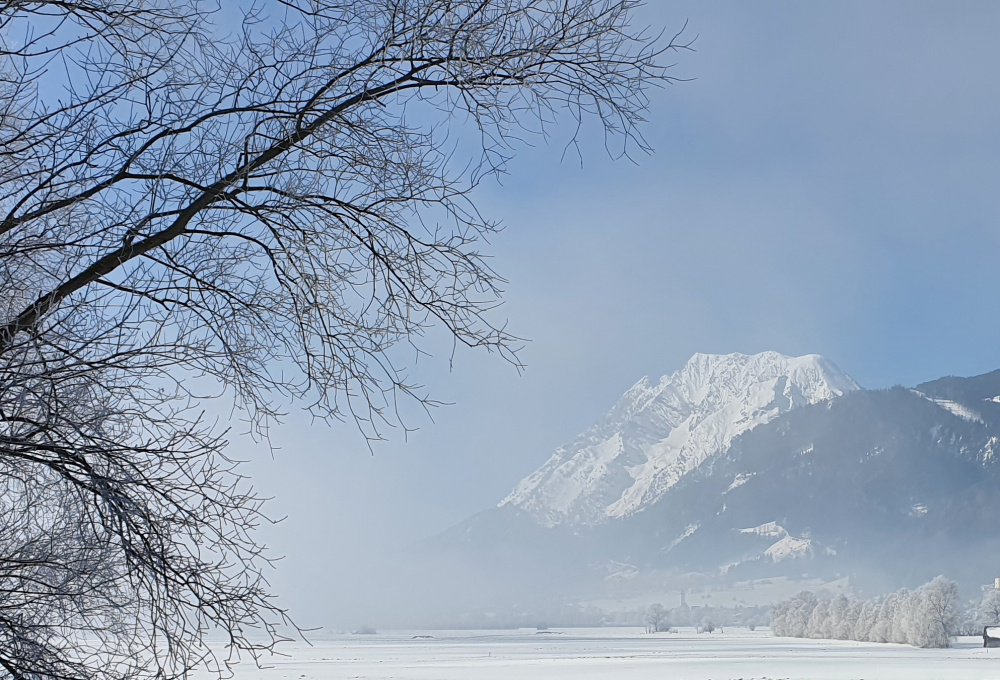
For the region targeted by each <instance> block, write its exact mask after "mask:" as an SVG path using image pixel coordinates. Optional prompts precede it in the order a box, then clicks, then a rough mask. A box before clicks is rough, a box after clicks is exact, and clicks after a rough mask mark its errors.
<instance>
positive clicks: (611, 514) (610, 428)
mask: <svg viewBox="0 0 1000 680" xmlns="http://www.w3.org/2000/svg"><path fill="white" fill-rule="evenodd" d="M857 389H858V385H857V384H856V383H855V382H854V381H853V380H851V378H849V377H848V376H847V375H845V374H843V373H841V372H840V371H839V370H838V369H837V368H836V367H835V366H833V365H832V364H830V363H829V362H827V361H826V360H824V359H823V358H822V357H820V356H817V355H808V356H802V357H786V356H783V355H781V354H778V353H777V352H764V353H761V354H755V355H745V354H727V355H711V354H696V355H694V356H693V357H692V358H691V360H690V361H688V362H687V364H685V366H684V367H683V368H682V369H681V370H679V371H677V372H676V373H673V374H671V375H665V376H663V377H662V378H660V380H659V381H658V382H656V383H653V382H651V381H650V380H649V378H643V379H642V380H640V381H639V382H638V383H636V384H635V385H634V386H633V387H632V388H631V389H629V390H628V391H627V392H626V393H625V394H624V395H623V396H622V398H621V399H620V400H619V401H618V403H617V404H615V406H614V408H612V409H611V411H610V412H609V413H608V414H607V415H606V416H604V418H602V419H601V421H600V422H598V423H596V424H595V425H594V426H593V427H591V428H590V429H588V430H587V431H586V432H584V433H583V434H581V435H580V436H579V437H577V439H576V440H575V441H574V442H573V443H571V444H570V445H568V446H565V447H562V448H560V449H559V450H557V451H556V452H555V453H554V454H553V455H552V457H551V458H550V459H549V460H548V461H547V462H546V463H545V464H544V465H543V466H542V467H541V468H539V469H538V470H537V471H535V472H534V473H532V474H531V475H529V476H528V477H526V478H525V479H524V480H522V481H521V483H520V484H518V485H517V488H516V489H514V491H513V492H512V493H511V494H510V495H509V496H507V498H505V499H504V500H503V501H501V503H500V506H501V507H504V506H510V507H512V508H517V509H519V510H521V511H523V512H526V513H527V514H529V515H530V516H532V517H533V518H535V520H536V521H538V523H539V524H542V525H543V526H549V527H552V526H557V525H593V524H599V523H602V522H606V521H608V520H612V519H618V518H622V517H627V516H629V515H632V514H634V513H636V512H639V511H641V510H643V509H644V508H646V507H648V506H650V505H652V504H654V503H656V502H657V501H658V500H659V499H660V498H661V497H662V496H663V494H664V493H666V492H667V490H669V489H670V488H671V487H673V486H674V485H675V484H677V482H678V481H680V480H681V479H682V478H683V477H684V476H685V475H686V474H688V473H690V472H691V471H692V470H694V469H696V468H697V467H698V466H699V465H701V464H702V463H703V462H704V461H705V460H706V459H708V458H709V457H711V456H713V455H715V454H717V453H720V452H721V451H724V450H725V449H726V448H728V446H729V444H730V442H732V440H733V438H735V437H737V436H739V435H740V434H742V433H744V432H746V431H748V430H751V429H753V428H754V427H756V426H758V425H761V424H764V423H767V422H770V421H771V420H773V419H774V418H776V417H778V416H779V415H781V414H782V413H786V412H788V411H790V410H792V409H794V408H797V407H800V406H805V405H808V404H815V403H818V402H823V401H827V400H829V399H832V398H833V397H837V396H840V395H842V394H845V393H847V392H852V391H855V390H857Z"/></svg>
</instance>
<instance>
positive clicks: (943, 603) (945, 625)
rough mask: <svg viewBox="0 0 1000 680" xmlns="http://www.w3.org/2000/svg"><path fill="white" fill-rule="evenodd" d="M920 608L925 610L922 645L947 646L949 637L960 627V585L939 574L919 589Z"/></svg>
mask: <svg viewBox="0 0 1000 680" xmlns="http://www.w3.org/2000/svg"><path fill="white" fill-rule="evenodd" d="M919 596H920V605H919V606H920V608H921V610H923V611H924V612H925V618H924V620H923V630H924V636H923V639H924V640H925V641H926V643H927V644H922V645H919V646H921V647H947V646H948V640H949V638H950V637H951V636H952V635H954V631H955V629H956V628H957V627H958V618H959V598H958V585H957V584H956V583H955V582H954V581H949V580H948V579H946V578H945V577H944V576H938V577H937V578H935V579H934V580H933V581H931V582H930V583H928V584H926V585H923V586H921V588H920V590H919Z"/></svg>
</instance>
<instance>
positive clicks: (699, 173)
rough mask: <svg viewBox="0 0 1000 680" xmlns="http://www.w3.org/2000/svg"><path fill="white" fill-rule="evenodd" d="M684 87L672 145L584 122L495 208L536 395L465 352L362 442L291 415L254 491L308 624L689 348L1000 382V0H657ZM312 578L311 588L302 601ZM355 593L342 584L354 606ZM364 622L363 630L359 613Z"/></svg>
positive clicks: (285, 582)
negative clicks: (426, 398) (618, 147)
mask: <svg viewBox="0 0 1000 680" xmlns="http://www.w3.org/2000/svg"><path fill="white" fill-rule="evenodd" d="M638 19H639V21H640V22H641V23H649V24H651V25H654V26H658V27H663V28H665V29H666V30H667V31H668V32H672V31H674V30H676V29H678V28H679V27H680V26H681V25H683V23H684V21H685V20H687V21H688V22H689V24H688V29H687V34H688V35H690V36H691V37H694V36H697V40H696V42H695V43H694V47H695V48H696V51H695V52H692V53H686V54H680V55H677V58H676V61H677V66H676V67H675V71H674V72H675V75H677V76H678V77H683V78H692V79H693V80H691V81H690V82H685V83H678V84H675V85H672V86H670V87H667V88H664V89H663V90H661V91H658V92H656V93H654V95H653V100H652V103H651V108H650V111H649V114H648V115H649V124H648V125H647V127H646V129H645V131H644V132H645V134H646V136H647V138H648V140H649V141H650V142H651V144H652V145H653V146H654V147H655V149H656V152H655V154H654V155H652V156H648V157H638V158H637V160H638V164H637V165H636V164H632V163H629V162H628V161H612V160H611V159H609V158H608V156H607V154H606V153H605V152H604V150H603V146H602V144H601V141H600V139H598V138H596V137H594V136H589V133H588V136H587V137H585V139H584V143H583V147H582V151H583V165H582V167H581V164H580V162H579V159H578V158H577V157H575V156H574V155H572V154H571V155H568V156H567V157H566V158H562V149H563V145H564V144H565V140H566V135H568V134H569V130H568V129H556V130H555V131H554V133H553V138H552V141H551V144H550V145H549V146H547V147H538V148H531V149H524V150H523V151H522V152H521V153H520V154H519V155H518V157H517V158H516V159H515V160H514V161H513V162H512V163H511V166H510V174H509V176H508V177H506V178H504V181H503V183H502V185H495V184H487V185H485V186H483V187H482V189H481V191H480V193H479V194H478V202H479V205H480V207H481V208H482V209H483V211H484V212H485V213H486V214H487V215H488V216H490V217H492V218H495V219H499V220H501V221H502V222H503V223H504V224H505V225H506V230H505V231H504V232H503V233H502V234H500V235H499V236H498V237H496V238H495V239H494V242H493V243H492V245H491V246H490V248H489V249H488V251H489V252H490V253H491V254H492V255H493V256H494V257H495V260H494V264H495V267H496V269H497V270H498V271H499V272H500V273H501V274H503V275H504V276H505V277H506V278H508V279H509V282H510V283H509V285H508V287H507V289H508V294H507V303H506V304H505V305H504V307H502V308H501V309H500V310H499V312H500V314H499V316H498V318H507V319H509V320H510V323H511V327H512V328H513V329H514V331H515V332H517V333H518V334H520V335H522V336H524V337H526V338H528V339H529V340H530V342H529V343H528V344H527V346H526V347H525V349H524V352H523V355H522V357H523V359H524V361H525V362H526V364H527V370H526V371H525V373H524V374H523V375H518V374H517V372H516V371H514V370H513V368H511V367H510V366H509V365H507V364H505V363H504V362H503V361H502V360H500V359H499V358H497V357H495V356H489V355H486V354H480V353H474V352H466V351H463V352H459V353H458V355H457V356H456V360H455V365H454V368H453V369H452V370H449V366H448V361H447V359H448V354H449V348H450V345H449V344H448V343H447V342H446V341H445V340H446V339H445V338H443V337H442V338H437V339H436V340H437V341H440V342H438V344H437V345H435V346H439V347H440V350H439V351H436V352H435V356H434V357H432V358H430V359H429V360H424V359H422V360H421V363H420V364H419V365H418V366H417V368H416V370H415V374H416V376H417V377H418V378H419V379H421V380H422V381H424V382H425V383H426V385H427V386H428V389H429V391H430V393H431V395H432V396H434V397H436V398H438V399H441V400H443V401H447V402H453V405H451V406H446V407H443V408H440V409H438V410H437V411H436V412H435V413H434V422H433V423H432V422H430V421H428V420H427V419H426V418H425V417H421V416H419V415H416V414H414V415H413V417H412V419H411V423H410V424H411V425H415V426H419V428H420V429H419V430H418V431H417V432H416V433H414V434H412V435H411V436H409V437H407V438H406V439H405V440H404V438H403V437H402V434H401V433H396V435H395V436H392V437H391V439H390V441H388V442H386V443H384V444H381V445H378V446H376V447H375V450H374V455H372V454H370V453H369V452H368V451H367V449H366V448H365V447H364V445H363V443H362V442H361V440H360V438H359V437H357V435H356V434H355V433H354V432H353V430H352V429H351V427H350V426H348V425H344V426H342V427H335V428H333V429H332V430H330V429H326V428H323V427H320V426H314V427H311V428H310V427H306V425H308V423H307V422H306V421H305V419H304V418H301V417H299V416H296V415H293V416H291V417H290V418H289V421H288V426H287V427H285V428H282V429H281V430H279V431H278V433H277V435H276V441H277V443H278V444H280V445H281V446H282V447H283V450H282V451H280V452H279V453H278V454H277V456H276V457H275V459H273V460H271V459H270V458H268V457H266V456H262V455H258V454H259V453H260V452H259V451H256V452H253V451H250V446H249V444H247V443H246V442H237V443H236V444H235V448H236V450H237V451H239V450H241V449H243V450H245V451H246V452H247V454H248V455H251V456H256V457H257V458H258V460H256V461H255V463H254V465H253V472H254V474H255V475H256V477H257V479H258V486H259V487H260V488H261V489H262V490H263V491H264V492H265V493H269V494H273V495H274V496H275V497H276V498H275V501H274V503H273V512H274V513H275V514H278V515H285V514H287V515H288V519H287V521H286V522H285V523H283V524H281V525H279V527H277V528H276V529H269V530H268V536H269V537H270V542H271V543H272V544H274V546H275V548H276V550H277V551H278V552H280V553H284V554H286V555H288V559H287V560H286V561H285V562H283V563H282V564H281V567H280V570H279V572H278V575H277V577H276V580H275V583H276V586H277V588H278V590H279V591H281V592H282V594H283V596H284V598H285V600H286V602H287V603H288V604H289V605H290V606H292V607H293V609H294V610H295V611H298V612H299V613H300V616H299V618H300V619H302V621H303V623H305V624H312V623H323V622H324V621H326V620H329V612H331V611H334V610H336V611H341V612H354V611H358V612H361V611H363V608H364V607H363V605H364V601H365V599H366V598H369V597H370V595H369V594H367V593H366V592H365V591H364V589H363V588H360V587H358V581H357V580H356V577H357V574H359V573H360V572H363V571H365V565H367V564H371V563H374V562H377V561H379V560H386V559H390V558H389V557H387V556H391V555H393V554H394V553H393V551H394V550H395V549H396V548H397V547H398V546H400V545H403V544H406V543H408V542H410V541H414V540H417V539H419V538H421V537H423V536H426V535H429V534H432V533H434V532H437V531H440V530H442V529H444V528H446V527H448V526H450V525H452V524H454V523H456V522H458V521H460V520H462V519H463V518H465V517H466V516H468V515H470V514H472V513H474V512H476V511H479V510H481V509H483V508H486V507H488V506H490V505H492V504H494V503H496V502H497V501H498V500H499V499H500V498H502V497H503V496H504V495H505V494H506V493H507V492H508V491H509V490H510V488H511V487H512V486H513V485H514V484H515V483H516V482H517V481H518V480H519V479H520V478H521V477H523V476H525V475H526V474H528V473H530V472H531V471H532V470H533V469H534V468H535V467H537V466H538V465H539V464H541V463H542V462H543V461H544V460H545V459H546V458H547V457H548V455H549V454H550V453H551V451H552V449H553V448H554V447H556V446H558V445H559V444H562V443H564V442H566V441H568V440H570V439H571V438H572V437H573V436H574V435H576V434H577V433H578V432H579V431H580V430H582V429H583V428H585V427H587V426H588V425H589V424H590V423H591V422H593V420H594V419H595V418H597V417H598V416H599V415H600V414H602V413H603V412H604V411H605V410H607V408H609V407H610V406H611V405H612V404H613V403H614V401H615V400H616V399H617V397H618V396H619V395H620V394H621V393H622V392H623V391H624V390H625V389H627V388H628V387H629V386H630V385H631V384H633V383H634V382H635V381H637V380H638V379H639V378H641V377H642V376H643V375H652V376H659V375H661V374H663V373H669V372H672V371H674V370H676V369H678V368H679V367H680V366H681V365H682V364H683V363H684V361H685V360H686V359H687V358H688V357H689V356H690V355H691V354H693V353H694V352H699V351H701V352H719V353H725V352H745V353H752V352H758V351H762V350H765V349H774V350H778V351H781V352H784V353H787V354H804V353H819V354H823V355H824V356H826V357H827V358H829V359H830V360H832V361H833V362H834V363H836V364H837V365H838V366H839V367H840V368H841V369H843V370H844V371H846V372H847V373H849V374H850V375H851V376H853V377H854V378H855V379H856V380H857V381H858V382H859V383H861V384H862V385H864V386H866V387H874V388H879V387H888V386H891V385H894V384H904V385H913V384H916V383H918V382H920V381H923V380H929V379H933V378H935V377H939V376H942V375H948V374H955V375H972V374H977V373H982V372H986V371H990V370H993V369H996V368H1000V351H998V342H997V338H998V337H1000V301H998V296H997V292H996V291H997V282H998V279H1000V273H998V268H997V262H998V258H1000V229H998V225H997V220H998V217H1000V192H998V191H997V187H998V186H1000V182H998V180H1000V122H998V121H1000V116H998V113H1000V88H998V76H997V65H998V64H1000V41H997V40H996V36H997V35H998V34H1000V4H996V3H989V2H981V3H975V2H965V3H943V2H939V3H922V2H905V3H903V2H871V1H867V2H836V3H833V2H828V3H820V2H808V3H802V2H745V1H742V2H714V1H712V2H706V1H700V2H658V1H655V0H651V1H650V2H649V3H648V6H647V7H646V8H644V9H643V11H642V12H641V14H640V16H639V17H638ZM303 584H308V587H305V586H304V585H303ZM345 584H347V585H345ZM358 615H359V616H360V615H362V614H361V613H359V614H358Z"/></svg>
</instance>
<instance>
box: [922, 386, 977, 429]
mask: <svg viewBox="0 0 1000 680" xmlns="http://www.w3.org/2000/svg"><path fill="white" fill-rule="evenodd" d="M910 391H911V392H913V393H914V394H918V395H920V396H921V397H923V398H924V399H926V400H927V401H931V402H934V403H935V404H937V405H938V406H940V407H941V408H943V409H944V410H945V411H948V412H949V413H951V414H953V415H956V416H958V417H959V418H961V419H962V420H967V421H969V422H970V423H982V422H983V417H982V416H981V415H979V414H978V413H976V412H975V411H973V410H972V409H971V408H969V407H968V406H964V405H962V404H959V403H958V402H956V401H951V400H949V399H939V398H937V397H928V396H927V395H926V394H924V393H923V392H918V391H917V390H910Z"/></svg>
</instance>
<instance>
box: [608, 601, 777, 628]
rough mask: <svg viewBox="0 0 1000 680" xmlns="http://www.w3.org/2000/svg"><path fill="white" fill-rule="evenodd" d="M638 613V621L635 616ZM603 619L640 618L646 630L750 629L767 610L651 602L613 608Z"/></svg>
mask: <svg viewBox="0 0 1000 680" xmlns="http://www.w3.org/2000/svg"><path fill="white" fill-rule="evenodd" d="M637 614H641V621H638V620H637V618H636V616H637ZM612 616H613V618H610V617H609V619H607V622H608V623H611V624H613V625H635V624H636V623H639V622H641V623H642V625H644V626H645V628H646V632H647V633H661V632H665V631H669V630H671V629H672V628H674V627H675V626H684V627H692V628H697V629H699V630H700V631H702V632H706V633H711V632H713V631H714V630H716V628H721V627H723V626H747V627H749V628H750V629H751V630H753V629H754V628H756V627H757V626H763V625H766V624H767V622H768V620H769V618H768V611H767V609H766V608H765V607H745V606H737V607H689V606H687V605H684V606H681V607H674V608H673V609H668V608H666V607H664V606H663V605H662V604H660V603H659V602H654V603H653V604H651V605H649V607H647V608H646V609H645V610H642V611H640V612H634V611H626V612H615V613H613V614H612Z"/></svg>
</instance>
